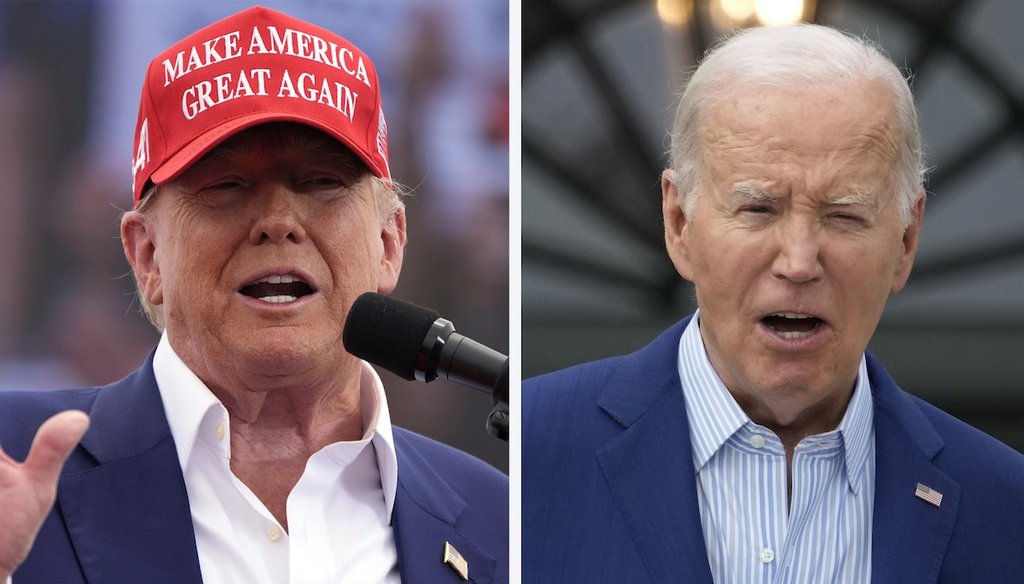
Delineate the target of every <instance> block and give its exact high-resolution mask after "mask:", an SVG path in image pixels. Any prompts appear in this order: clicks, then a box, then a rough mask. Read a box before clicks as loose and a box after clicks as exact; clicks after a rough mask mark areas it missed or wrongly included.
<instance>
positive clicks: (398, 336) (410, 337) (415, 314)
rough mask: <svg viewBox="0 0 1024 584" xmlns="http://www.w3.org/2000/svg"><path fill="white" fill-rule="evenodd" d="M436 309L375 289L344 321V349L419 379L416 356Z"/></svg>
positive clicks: (365, 296) (356, 303) (395, 371)
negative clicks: (387, 294) (380, 292)
mask: <svg viewBox="0 0 1024 584" xmlns="http://www.w3.org/2000/svg"><path fill="white" fill-rule="evenodd" d="M440 316H441V315H440V314H438V313H437V311H435V310H431V309H429V308H424V307H422V306H418V305H416V304H413V303H411V302H406V301H404V300H399V299H397V298H392V297H391V296H386V295H384V294H377V293H376V292H366V293H364V294H362V295H361V296H360V297H359V298H357V299H356V301H355V302H354V303H353V304H352V309H351V310H350V311H349V313H348V318H347V319H346V320H345V332H344V333H343V335H342V341H343V342H344V343H345V350H347V351H348V352H349V353H352V354H353V355H355V356H356V357H359V358H360V359H365V360H366V361H369V362H370V363H373V364H374V365H377V366H379V367H383V368H384V369H387V370H388V371H390V372H392V373H394V374H395V375H398V376H399V377H401V378H403V379H408V380H410V381H414V380H415V379H416V358H417V356H418V355H419V353H420V351H421V348H422V346H423V339H424V338H426V336H427V333H428V332H430V327H431V326H433V324H434V321H436V320H437V319H438V318H440Z"/></svg>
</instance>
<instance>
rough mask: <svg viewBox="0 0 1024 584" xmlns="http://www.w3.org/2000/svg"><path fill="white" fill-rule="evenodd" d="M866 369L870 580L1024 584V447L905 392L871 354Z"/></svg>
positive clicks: (881, 581) (882, 581)
mask: <svg viewBox="0 0 1024 584" xmlns="http://www.w3.org/2000/svg"><path fill="white" fill-rule="evenodd" d="M868 375H869V376H870V378H871V385H872V390H873V393H874V401H875V417H874V424H875V464H876V479H875V512H874V529H873V537H872V558H873V564H874V565H873V581H874V582H878V583H884V582H901V583H904V582H928V583H931V582H951V583H952V582H1024V556H1022V555H1021V554H1020V553H1019V550H1020V549H1022V547H1024V527H1021V526H1022V525H1024V455H1022V454H1020V453H1019V452H1017V451H1015V450H1013V449H1011V448H1010V447H1008V446H1006V445H1005V444H1002V443H1001V442H999V441H998V440H996V439H994V438H992V437H991V436H988V435H987V434H985V433H983V432H981V431H980V430H978V429H976V428H973V427H971V426H969V425H968V424H966V423H964V422H962V421H960V420H958V419H956V418H955V417H953V416H951V415H949V414H948V413H946V412H944V411H942V410H940V409H938V408H936V407H935V406H933V405H931V404H929V403H927V402H925V401H923V400H921V399H919V398H917V397H915V396H912V395H910V394H908V393H906V392H904V391H903V390H901V389H900V388H899V387H898V386H897V385H896V383H895V382H894V381H893V380H892V378H891V377H890V376H889V375H888V373H886V371H885V370H884V369H883V368H882V366H881V365H880V364H879V363H878V362H877V361H876V360H875V359H874V358H873V357H871V356H870V355H869V356H868ZM918 485H921V486H923V487H926V488H928V489H931V490H932V491H935V492H938V493H940V494H941V500H939V501H938V504H933V503H927V502H925V501H924V500H922V499H920V498H919V497H917V495H916V493H917V491H918V488H919V487H918ZM1014 550H1018V551H1014Z"/></svg>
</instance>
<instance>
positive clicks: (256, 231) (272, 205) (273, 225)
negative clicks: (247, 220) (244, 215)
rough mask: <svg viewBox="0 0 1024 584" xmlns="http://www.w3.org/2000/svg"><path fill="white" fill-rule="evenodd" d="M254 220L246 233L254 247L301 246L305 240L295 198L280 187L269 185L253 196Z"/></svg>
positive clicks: (299, 210)
mask: <svg viewBox="0 0 1024 584" xmlns="http://www.w3.org/2000/svg"><path fill="white" fill-rule="evenodd" d="M253 199H254V206H255V208H256V209H255V213H256V218H255V220H254V222H253V224H252V228H251V230H250V232H249V240H250V242H252V243H253V244H254V245H259V244H262V243H282V242H288V241H290V242H292V243H301V242H302V241H304V240H305V238H306V232H305V229H303V227H302V225H303V222H302V217H301V209H300V207H299V205H300V201H299V200H298V195H297V194H296V193H293V192H291V191H290V190H288V189H287V188H285V187H283V186H276V185H275V186H268V187H267V188H265V189H263V190H262V191H261V192H259V193H254V197H253Z"/></svg>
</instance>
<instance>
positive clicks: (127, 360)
mask: <svg viewBox="0 0 1024 584" xmlns="http://www.w3.org/2000/svg"><path fill="white" fill-rule="evenodd" d="M261 4H262V5H264V6H268V7H270V8H275V9H278V10H281V11H283V12H286V13H288V14H291V15H292V16H295V17H298V18H301V19H304V20H308V21H310V22H313V23H315V24H318V25H320V26H322V27H325V28H328V29H330V30H333V31H334V32H336V33H338V34H340V35H341V36H343V37H345V38H347V39H349V40H351V41H352V42H354V43H355V44H356V45H358V46H359V47H360V48H361V49H363V50H364V51H365V52H366V53H367V54H368V55H369V56H370V58H371V59H372V60H373V61H374V63H375V64H376V67H377V70H378V74H379V76H380V79H381V86H382V91H383V99H384V107H385V112H386V114H387V118H388V128H389V133H390V137H391V143H390V152H391V169H392V173H393V175H394V177H395V179H396V180H398V181H399V182H401V183H403V184H405V185H408V186H410V187H412V188H413V189H414V192H415V196H414V197H413V198H411V199H408V200H407V201H406V204H407V207H408V217H409V234H410V239H409V246H408V250H407V255H406V262H405V267H404V270H403V273H402V278H401V281H400V283H399V286H398V289H397V290H396V292H395V295H396V296H398V297H401V298H404V299H406V300H409V301H412V302H415V303H418V304H421V305H424V306H428V307H432V308H435V309H436V310H438V311H439V312H440V313H441V314H442V315H443V316H445V317H446V318H448V319H449V320H451V321H452V322H454V323H455V326H456V328H457V329H458V331H459V332H460V333H462V334H465V335H467V336H470V337H472V338H474V339H476V340H478V341H480V342H482V343H484V344H487V345H488V346H491V347H493V348H494V349H496V350H499V351H501V352H503V353H506V354H507V353H508V351H509V346H508V345H509V342H508V338H509V314H508V305H509V297H508V289H509V288H508V272H509V265H508V256H509V253H508V252H509V250H508V242H509V235H508V220H509V219H508V209H509V193H508V170H509V168H508V161H509V153H508V152H509V151H508V148H509V142H508V131H509V127H508V119H509V118H508V115H509V106H508V103H509V102H508V90H509V87H508V70H509V54H508V47H509V21H508V19H509V8H508V3H507V1H502V0H475V1H469V0H431V1H430V2H420V1H417V0H375V1H370V0H358V1H352V2H344V3H340V2H331V1H299V0H294V1H289V2H277V1H266V2H262V3H261ZM249 5H251V3H246V2H234V1H220V2H208V1H173V2H171V1H156V0H151V1H101V2H89V1H74V2H72V1H67V2H62V1H47V2H29V1H17V2H0V189H2V192H0V234H2V235H3V239H4V243H3V245H0V273H2V274H3V275H4V277H6V278H7V282H8V284H7V285H4V286H2V287H0V390H9V389H36V388H52V387H69V386H82V385H98V384H106V383H109V382H111V381H114V380H116V379H118V378H120V377H121V376H123V375H125V374H127V373H128V372H130V371H132V370H133V369H135V368H136V367H137V366H138V365H139V364H140V363H141V362H142V361H143V359H145V358H146V355H147V354H148V353H149V351H150V350H151V349H152V348H153V347H154V346H155V343H156V341H157V340H158V336H157V333H156V331H155V330H154V329H153V328H152V327H151V326H150V325H149V323H148V322H147V321H146V320H145V318H144V317H143V315H142V314H141V312H140V311H139V307H138V303H137V302H136V300H135V297H134V283H133V280H132V277H131V275H130V273H129V267H128V264H127V262H126V261H125V260H124V256H123V253H122V250H121V244H120V240H119V236H118V220H119V217H120V215H121V213H122V212H123V211H124V210H127V209H128V208H130V206H131V202H132V195H131V187H130V180H131V179H130V177H131V174H130V161H131V155H132V152H131V149H132V134H133V131H134V125H135V121H136V115H137V109H138V99H139V92H140V89H141V86H142V79H143V76H144V74H145V70H146V66H147V65H148V63H149V61H150V60H151V59H152V58H153V57H154V56H155V55H156V54H157V53H159V52H160V51H162V50H163V49H165V48H166V47H168V46H170V45H171V44H173V43H174V42H176V41H177V40H179V39H181V38H183V37H185V36H187V35H188V34H190V33H191V32H193V31H195V30H197V29H199V28H202V27H203V26H205V25H207V24H210V23H212V22H214V21H215V20H218V19H220V18H222V17H224V16H227V15H229V14H232V13H234V12H237V11H239V10H242V9H244V8H246V7H248V6H249ZM382 377H383V378H384V384H385V387H386V388H387V392H388V401H389V405H390V409H391V416H392V421H393V423H395V424H398V425H401V426H404V427H407V428H410V429H412V430H415V431H419V432H421V433H424V434H427V435H429V436H431V437H433V438H436V439H439V440H441V441H444V442H447V443H449V444H453V445H455V446H457V447H459V448H461V449H463V450H466V451H469V452H471V453H473V454H476V455H477V456H480V457H481V458H483V459H485V460H487V461H488V462H490V463H491V464H493V465H495V466H496V467H498V468H500V469H502V470H504V471H506V472H507V470H508V450H507V446H506V445H505V443H503V442H500V441H498V440H497V439H495V438H492V437H490V436H488V435H487V433H486V431H485V429H484V422H485V420H486V418H487V414H488V412H489V411H490V408H491V403H490V398H489V397H488V396H487V395H485V394H482V393H478V392H475V391H473V390H470V389H466V388H463V387H460V386H456V385H453V384H450V383H448V382H447V381H444V380H437V381H435V382H433V383H431V384H429V385H424V384H416V383H413V382H406V381H404V380H401V379H399V378H398V377H396V376H394V375H392V374H389V373H387V372H382Z"/></svg>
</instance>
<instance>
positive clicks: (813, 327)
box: [761, 312, 824, 340]
mask: <svg viewBox="0 0 1024 584" xmlns="http://www.w3.org/2000/svg"><path fill="white" fill-rule="evenodd" d="M761 322H762V323H764V326H766V327H767V328H768V329H769V330H771V331H772V332H774V333H775V334H777V335H778V336H780V337H782V338H784V339H787V340H797V339H806V338H808V337H810V336H813V335H814V333H816V332H818V330H819V329H820V328H821V327H822V325H823V324H824V321H823V320H821V319H820V318H818V317H816V316H811V315H809V314H800V313H797V312H776V313H774V314H769V315H768V316H766V317H764V318H762V319H761Z"/></svg>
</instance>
